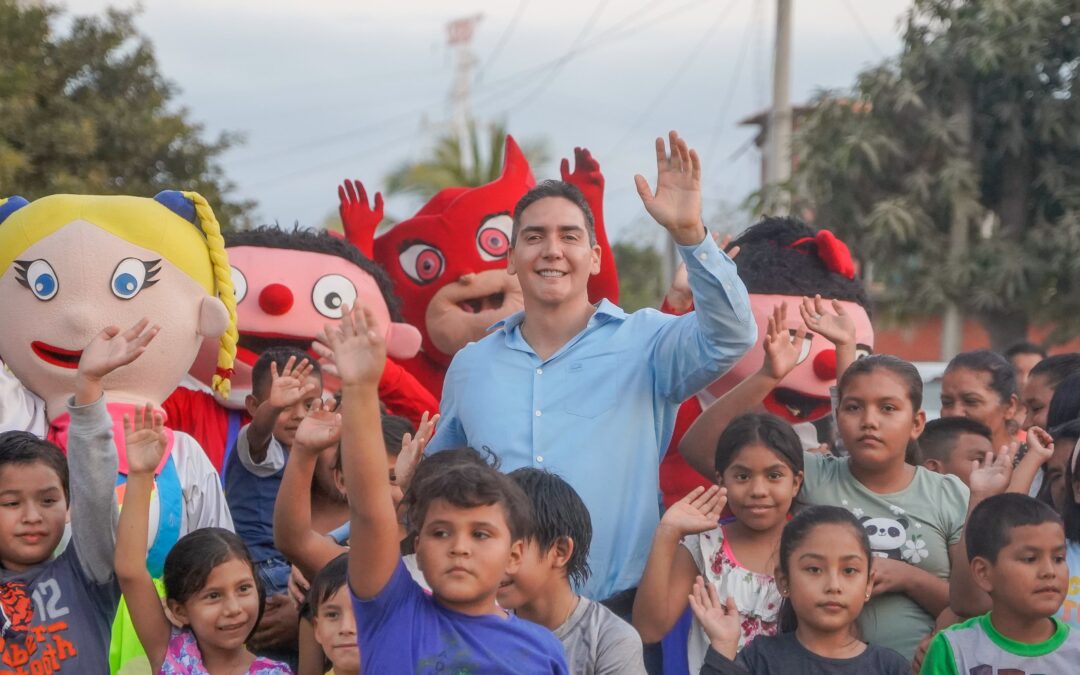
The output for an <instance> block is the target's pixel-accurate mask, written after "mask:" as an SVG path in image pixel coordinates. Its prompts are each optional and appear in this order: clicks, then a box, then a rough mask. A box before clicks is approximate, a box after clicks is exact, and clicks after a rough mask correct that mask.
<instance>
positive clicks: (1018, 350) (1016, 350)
mask: <svg viewBox="0 0 1080 675" xmlns="http://www.w3.org/2000/svg"><path fill="white" fill-rule="evenodd" d="M1002 354H1004V356H1005V358H1007V359H1011V358H1012V357H1014V356H1017V355H1018V354H1035V355H1036V356H1039V357H1042V358H1044V359H1045V358H1046V349H1044V348H1043V347H1040V346H1039V345H1037V344H1035V343H1034V342H1028V341H1027V340H1022V341H1020V342H1017V343H1016V344H1014V345H1012V346H1011V347H1009V348H1008V349H1006V350H1005V351H1004V352H1002Z"/></svg>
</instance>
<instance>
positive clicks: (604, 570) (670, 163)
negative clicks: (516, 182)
mask: <svg viewBox="0 0 1080 675" xmlns="http://www.w3.org/2000/svg"><path fill="white" fill-rule="evenodd" d="M670 142H671V155H670V156H668V154H667V151H666V149H665V146H664V141H663V139H659V138H658V139H657V140H656V153H657V165H658V178H657V189H656V194H655V195H654V194H653V193H652V190H651V189H650V187H649V185H648V183H647V181H646V180H645V179H644V178H643V177H642V176H635V182H636V183H637V188H638V193H639V194H640V195H641V199H642V201H643V202H644V205H645V209H646V210H647V211H648V212H649V214H650V215H651V216H652V217H653V218H654V219H655V220H656V221H657V222H659V223H660V224H661V225H663V226H664V227H665V228H666V229H667V230H668V232H669V233H670V235H671V237H672V238H673V239H674V240H675V242H676V243H677V244H678V247H679V253H680V254H681V255H682V257H683V259H684V260H685V261H686V266H687V270H688V272H689V277H690V288H691V290H692V291H693V294H694V303H695V306H696V309H697V311H696V312H693V313H690V314H687V315H684V316H681V317H675V316H670V315H667V314H661V313H659V312H657V311H655V310H651V309H646V310H641V311H639V312H634V313H633V314H627V313H626V312H624V311H623V310H621V309H619V308H618V307H617V306H615V305H613V304H612V303H610V302H608V301H607V300H604V301H602V302H600V303H599V304H598V305H592V304H590V303H589V298H588V288H587V286H588V280H589V276H590V275H592V274H596V273H597V272H599V270H600V247H599V246H597V244H596V239H595V235H594V233H593V227H592V213H591V212H590V210H589V206H588V204H587V203H586V202H585V200H584V198H583V197H582V196H581V193H580V192H578V191H577V189H576V188H574V187H573V186H570V185H568V184H566V183H562V182H560V181H546V182H544V183H541V184H540V185H538V186H537V187H536V188H534V189H533V190H531V191H530V192H529V193H528V194H526V195H525V196H524V197H523V198H522V200H521V201H520V202H519V203H518V205H517V208H516V209H515V211H514V224H513V232H512V236H511V249H510V253H509V259H508V265H507V269H508V270H509V272H510V273H511V274H515V275H517V276H518V278H519V279H520V281H521V290H522V295H523V296H524V300H525V311H523V312H519V313H518V314H514V315H512V316H510V317H508V318H507V319H505V320H503V321H502V322H500V323H498V324H496V326H495V328H500V329H501V330H496V331H495V332H494V333H492V334H490V335H488V336H487V337H485V338H484V339H482V340H480V341H479V342H474V343H471V344H469V345H468V346H466V347H465V348H464V349H462V350H460V351H459V352H458V353H457V355H456V356H455V357H454V360H453V362H452V363H451V364H450V368H449V370H448V371H447V374H446V382H445V385H444V387H443V399H442V404H441V406H440V408H441V413H442V422H441V423H440V424H439V429H438V431H437V432H436V434H435V438H434V439H432V441H431V443H430V445H429V446H428V452H429V453H430V452H438V451H440V450H445V449H447V448H453V447H460V446H464V445H469V446H472V447H474V448H485V447H486V448H490V449H491V450H492V451H493V452H494V453H495V454H496V455H497V456H498V458H499V460H500V461H501V469H502V470H503V471H512V470H514V469H517V468H520V467H523V466H528V467H536V468H541V469H547V470H549V471H552V472H554V473H556V474H559V475H560V476H562V477H563V478H565V479H566V480H567V482H569V483H570V484H571V485H572V486H573V487H574V489H575V490H577V492H578V493H579V494H580V495H581V497H582V499H583V500H584V501H585V504H586V506H588V508H589V512H590V514H591V516H592V524H593V541H592V550H591V553H590V556H589V566H590V567H591V569H592V577H591V578H590V580H589V582H588V583H587V584H586V585H585V586H584V588H582V589H581V592H582V594H583V595H585V596H587V597H589V598H592V599H595V600H608V599H611V598H612V597H613V596H615V595H616V594H620V593H621V592H623V591H627V590H629V589H633V588H636V587H637V584H638V582H639V581H640V579H641V574H642V572H643V571H644V569H645V561H646V559H647V558H648V555H649V547H650V543H651V541H652V536H653V532H654V531H655V529H656V525H657V523H658V521H659V512H660V509H659V500H658V491H659V477H658V472H659V463H660V457H661V452H662V449H663V448H665V447H667V444H668V441H669V439H670V437H671V433H672V428H673V425H674V423H675V414H676V412H677V410H678V407H679V404H681V403H682V402H683V401H684V400H685V399H686V398H688V397H690V396H691V395H693V394H694V393H696V392H697V391H699V390H700V389H702V388H704V387H705V386H706V385H707V384H709V383H710V382H712V381H713V380H715V379H716V378H718V377H719V376H720V375H721V374H723V373H724V372H725V371H726V370H727V369H728V368H729V367H731V366H732V365H733V364H734V363H735V362H736V361H737V360H738V359H739V358H740V357H741V356H742V355H743V354H744V353H745V352H746V351H747V350H748V349H749V348H750V347H751V346H753V345H754V344H755V342H756V340H757V329H756V326H755V323H754V319H753V316H752V315H751V312H750V300H749V298H748V297H747V293H746V289H745V288H744V287H743V284H742V281H740V280H739V277H738V276H737V274H736V271H735V263H733V262H732V261H731V259H730V258H728V257H727V256H726V255H725V254H724V253H722V252H721V251H720V249H719V248H718V247H717V245H716V242H714V241H713V238H712V237H710V236H708V234H707V233H706V231H705V227H704V225H703V224H702V221H701V186H700V178H701V164H700V160H699V159H698V156H697V153H695V152H694V151H692V150H690V149H689V148H688V147H687V145H686V142H685V141H683V140H682V139H680V138H679V137H678V135H677V134H676V133H675V132H672V133H671V137H670ZM620 604H621V603H620Z"/></svg>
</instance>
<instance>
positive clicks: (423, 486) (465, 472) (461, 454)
mask: <svg viewBox="0 0 1080 675" xmlns="http://www.w3.org/2000/svg"><path fill="white" fill-rule="evenodd" d="M484 452H485V454H484V455H481V454H480V453H479V452H478V451H476V450H474V449H472V448H457V449H454V450H445V451H443V452H437V453H435V454H433V455H431V456H430V457H427V458H425V459H424V461H422V462H420V464H418V465H417V467H416V471H415V472H414V473H413V477H412V481H411V482H410V483H409V489H408V490H407V491H406V493H405V497H404V499H403V501H402V503H403V504H404V505H405V507H406V509H407V511H406V513H407V514H408V516H407V520H408V525H409V529H410V534H411V535H412V536H416V535H417V534H419V532H420V529H421V528H422V527H423V526H424V518H425V517H426V516H427V511H428V508H430V506H431V503H432V502H434V501H435V500H436V499H444V500H446V501H447V502H449V503H450V504H452V505H454V506H456V507H459V508H463V509H470V508H476V507H478V506H491V505H493V504H498V505H500V506H502V508H503V512H504V513H505V514H506V525H507V527H509V529H510V539H511V540H512V541H517V540H519V539H522V538H523V537H525V536H526V533H528V532H529V531H530V529H531V528H532V509H531V508H530V507H529V499H528V498H527V497H526V496H525V493H524V492H522V491H521V488H520V487H518V485H517V483H515V482H514V481H512V480H510V478H508V477H507V476H506V475H505V474H502V473H499V465H498V460H497V459H496V458H495V455H494V454H493V453H492V452H491V451H490V450H488V449H486V448H485V449H484Z"/></svg>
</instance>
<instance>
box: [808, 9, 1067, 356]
mask: <svg viewBox="0 0 1080 675" xmlns="http://www.w3.org/2000/svg"><path fill="white" fill-rule="evenodd" d="M1078 77H1080V0H1064V1H1063V0H914V4H913V7H912V8H911V10H910V11H909V13H908V15H907V18H906V29H905V35H904V46H903V50H902V52H901V54H900V55H899V56H898V57H897V58H895V59H891V60H889V61H887V62H885V63H883V64H880V65H878V66H876V67H873V68H870V69H868V70H866V71H864V72H862V73H860V74H859V76H858V77H857V81H856V83H855V85H854V87H853V88H852V89H850V90H848V91H832V92H825V93H823V94H821V95H820V96H819V97H818V99H817V101H816V103H817V105H816V108H815V111H814V112H813V113H812V114H811V115H810V116H809V118H808V119H807V120H806V121H805V123H804V124H803V125H802V127H801V129H800V131H799V133H798V134H797V137H796V153H797V154H798V156H799V157H800V163H799V166H798V167H797V170H796V172H795V175H794V176H793V179H792V188H793V190H794V192H795V195H794V196H795V201H796V204H797V205H798V206H799V207H802V208H808V209H811V210H812V211H813V212H814V214H815V217H816V219H817V221H818V223H819V224H820V225H822V226H823V227H829V228H832V229H834V230H836V231H837V232H839V233H840V234H841V235H842V236H844V237H845V238H846V239H848V240H849V241H850V242H852V243H853V244H854V247H853V248H854V249H855V250H856V251H858V252H859V253H861V254H862V257H863V258H864V263H869V264H870V267H871V269H872V270H873V276H874V279H875V281H877V282H880V283H881V285H882V288H883V289H884V290H883V295H884V299H885V302H884V303H883V304H884V305H885V306H886V307H887V308H888V309H889V310H890V313H891V314H893V315H894V316H900V317H904V316H915V315H927V314H936V313H938V312H940V311H941V310H942V309H943V308H944V307H945V306H946V304H947V303H950V302H951V303H955V304H956V305H957V306H958V307H959V308H960V309H961V311H962V312H964V313H966V314H968V315H970V316H974V317H976V318H978V319H979V320H980V321H981V322H982V324H983V325H984V326H985V327H986V328H987V330H988V332H989V333H990V336H991V339H992V341H993V343H994V345H995V347H998V348H1000V347H1002V346H1004V345H1005V344H1006V343H1008V342H1010V341H1012V340H1015V339H1017V338H1019V337H1023V336H1024V335H1025V333H1026V330H1027V327H1028V325H1029V323H1031V322H1049V323H1053V324H1056V325H1057V328H1058V335H1057V336H1055V337H1057V338H1061V337H1065V336H1067V335H1070V334H1073V333H1075V331H1076V329H1077V328H1078V327H1080V89H1078V88H1077V78H1078Z"/></svg>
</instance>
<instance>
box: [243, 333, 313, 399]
mask: <svg viewBox="0 0 1080 675" xmlns="http://www.w3.org/2000/svg"><path fill="white" fill-rule="evenodd" d="M290 357H295V358H296V364H297V365H299V363H300V362H301V361H303V360H304V359H307V360H308V363H310V364H311V365H312V366H314V369H313V370H312V371H311V374H312V375H314V376H316V377H318V378H319V379H320V380H321V379H322V368H320V367H319V360H318V359H316V358H315V357H313V356H312V355H311V354H308V353H307V352H305V351H304V350H302V349H297V348H296V347H286V346H278V347H268V348H267V349H266V350H264V351H263V353H262V354H259V358H258V359H256V361H255V365H253V366H251V393H252V394H253V395H254V396H255V397H257V398H260V399H261V398H263V397H265V396H266V395H267V394H268V393H269V389H268V388H267V387H269V386H270V379H271V378H270V364H271V363H276V364H277V369H278V372H279V373H280V372H281V370H282V369H283V368H284V367H285V364H286V362H288V360H289V358H290Z"/></svg>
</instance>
